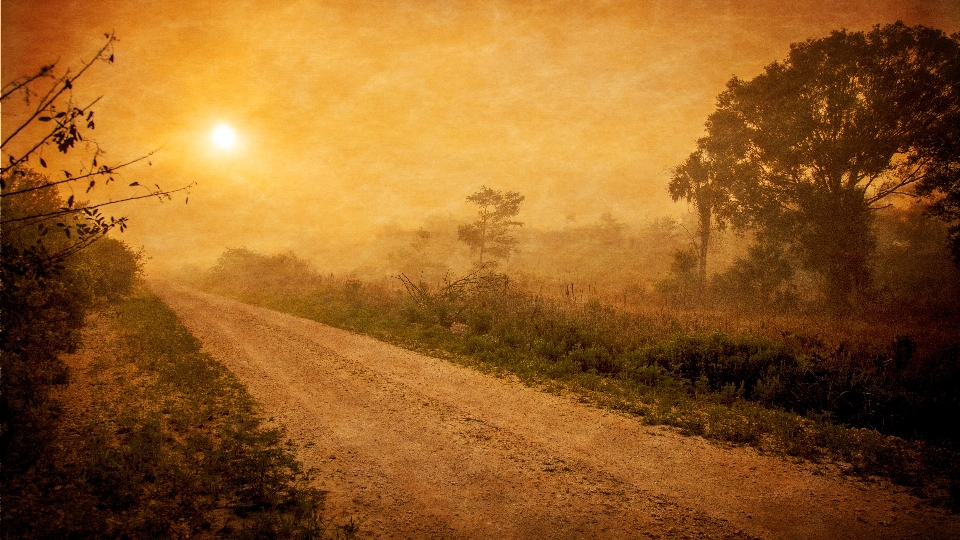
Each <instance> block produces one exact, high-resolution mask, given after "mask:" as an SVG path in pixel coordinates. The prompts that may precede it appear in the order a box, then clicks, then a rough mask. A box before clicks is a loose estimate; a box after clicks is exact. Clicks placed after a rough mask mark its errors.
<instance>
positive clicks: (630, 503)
mask: <svg viewBox="0 0 960 540" xmlns="http://www.w3.org/2000/svg"><path fill="white" fill-rule="evenodd" d="M152 288H153V290H154V292H155V293H156V294H157V295H158V296H160V297H161V298H162V299H163V300H164V301H165V302H166V303H167V304H168V305H170V306H171V307H172V308H173V309H174V310H175V311H176V312H177V314H178V315H179V316H180V317H181V318H182V319H183V321H184V323H185V324H186V325H187V327H188V328H190V330H191V331H192V332H193V333H194V334H195V335H196V336H197V337H198V338H199V339H201V341H202V342H203V344H204V350H205V351H207V352H209V353H210V354H211V355H213V356H214V357H215V358H217V359H218V360H220V361H221V362H223V363H224V364H225V365H226V366H227V367H228V368H230V370H231V371H233V372H234V373H235V374H236V375H237V376H238V377H239V378H240V380H241V381H243V383H244V384H246V385H247V387H248V389H249V391H250V393H251V394H252V395H253V396H254V397H255V398H256V399H257V400H258V401H259V402H260V403H261V404H262V405H263V406H264V408H265V410H266V412H267V413H268V414H269V415H271V416H273V417H275V418H276V420H277V421H278V422H281V423H282V424H284V425H285V426H286V427H287V430H288V435H289V436H290V437H291V438H292V439H294V440H295V441H297V442H298V443H300V444H301V447H302V451H301V458H302V459H303V461H304V463H305V465H306V466H307V467H314V468H316V470H317V478H318V482H319V483H320V487H322V488H324V489H326V490H328V491H329V494H328V505H327V507H328V510H329V511H330V514H331V515H333V516H334V517H340V519H342V517H343V516H354V517H355V518H359V520H360V521H361V533H362V534H363V535H365V536H371V537H396V538H493V537H496V538H596V537H602V538H645V537H646V538H738V537H749V536H755V537H760V538H910V537H917V538H960V520H958V518H957V516H953V515H950V514H949V513H946V512H944V511H941V510H939V509H934V508H930V507H928V506H926V505H924V504H923V503H922V502H920V501H919V500H918V499H916V498H915V497H913V496H911V495H909V494H908V493H906V492H905V491H904V490H902V489H900V488H897V487H895V486H891V485H889V484H887V483H884V482H879V483H870V484H868V483H863V482H857V481H851V480H847V479H844V478H842V477H838V476H836V475H833V474H826V475H817V474H814V472H813V470H812V469H810V468H808V467H803V466H799V465H795V464H792V463H789V462H787V461H784V460H781V459H777V458H773V457H769V456H760V455H758V454H757V453H756V452H754V451H753V450H751V449H744V448H736V449H723V448H717V447H715V446H713V445H711V444H709V443H707V442H705V441H704V440H703V439H701V438H698V437H683V436H680V435H678V434H676V433H674V432H672V431H670V430H667V429H663V428H655V427H649V426H643V425H642V424H640V423H639V422H638V421H637V420H636V419H634V418H629V417H625V416H622V415H619V414H615V413H610V412H606V411H602V410H598V409H596V408H593V407H589V406H586V405H582V404H580V403H577V402H576V401H575V400H573V399H571V398H569V397H564V396H555V395H550V394H546V393H543V392H539V391H537V390H534V389H531V388H528V387H526V386H524V385H523V384H521V383H520V382H518V381H514V380H505V379H500V378H496V377H492V376H489V375H485V374H482V373H479V372H476V371H473V370H470V369H467V368H464V367H461V366H457V365H455V364H452V363H449V362H446V361H443V360H439V359H435V358H430V357H427V356H423V355H420V354H417V353H413V352H411V351H407V350H404V349H400V348H397V347H394V346H392V345H389V344H386V343H383V342H380V341H377V340H375V339H372V338H369V337H365V336H361V335H357V334H352V333H349V332H346V331H343V330H338V329H335V328H332V327H328V326H325V325H322V324H319V323H316V322H312V321H308V320H305V319H300V318H297V317H293V316H290V315H286V314H282V313H278V312H274V311H270V310H267V309H264V308H259V307H255V306H249V305H245V304H241V303H238V302H234V301H232V300H228V299H225V298H221V297H217V296H212V295H207V294H204V293H200V292H197V291H193V290H190V289H186V288H183V287H179V286H176V285H173V284H170V283H167V282H164V283H159V282H154V283H152Z"/></svg>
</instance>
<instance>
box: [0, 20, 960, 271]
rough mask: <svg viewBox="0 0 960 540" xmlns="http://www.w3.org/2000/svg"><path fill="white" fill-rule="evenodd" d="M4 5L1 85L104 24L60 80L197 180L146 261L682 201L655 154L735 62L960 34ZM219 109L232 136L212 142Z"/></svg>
mask: <svg viewBox="0 0 960 540" xmlns="http://www.w3.org/2000/svg"><path fill="white" fill-rule="evenodd" d="M3 13H4V16H3V22H2V24H3V30H4V31H3V35H2V39H3V66H2V74H3V79H4V80H5V81H6V80H11V79H13V78H14V77H16V76H19V75H22V74H24V73H27V72H29V71H31V70H34V69H36V67H37V66H39V65H44V64H46V63H49V62H51V61H54V60H56V59H58V58H59V59H60V61H61V63H74V62H75V61H76V60H79V59H82V58H85V56H89V55H90V54H91V52H92V51H94V50H96V48H97V47H98V46H99V45H100V38H101V37H102V33H103V32H107V31H113V32H115V34H116V36H117V37H118V38H119V40H120V41H119V43H118V44H117V47H116V51H115V54H116V62H115V64H113V65H110V66H96V68H95V72H94V73H93V75H92V76H91V77H90V79H89V80H88V81H87V82H86V83H85V84H84V85H82V86H78V88H77V90H76V92H77V94H78V96H79V97H82V98H83V99H87V98H93V97H95V96H100V95H102V96H103V99H102V100H101V102H99V104H98V107H97V117H98V122H97V131H96V140H97V141H98V142H99V143H100V144H101V146H102V147H103V148H104V149H105V150H107V151H108V152H109V154H108V156H109V157H110V158H111V159H113V160H116V161H120V160H124V159H128V158H133V157H136V156H140V155H142V154H144V153H145V152H148V151H152V150H159V152H157V154H155V155H154V156H152V157H151V162H152V166H148V167H139V168H137V169H136V171H135V172H134V171H130V172H129V173H127V174H125V176H124V178H126V179H127V180H128V182H127V183H129V182H130V181H134V180H137V181H139V182H140V183H141V184H143V185H147V186H152V185H153V184H159V185H160V186H162V187H165V188H168V187H179V186H182V185H187V184H189V183H191V182H196V186H195V187H194V188H192V189H191V190H190V199H189V204H187V205H184V204H182V199H181V200H180V201H178V202H177V203H176V204H165V205H156V204H153V203H152V202H147V201H143V202H141V203H136V205H135V206H130V207H129V208H131V209H130V211H129V212H128V213H129V214H130V215H131V216H136V218H135V223H132V225H135V226H131V228H130V229H129V231H127V232H126V233H125V235H126V236H124V238H125V239H127V241H128V242H130V243H131V244H133V245H136V246H140V245H142V246H144V247H145V248H146V249H147V251H148V253H149V257H150V259H149V262H148V269H149V270H151V271H162V270H177V269H179V267H180V266H181V265H183V264H197V265H199V266H201V267H207V266H209V265H210V264H212V263H213V262H214V261H215V260H216V258H217V257H218V256H219V254H220V253H221V252H222V250H223V249H224V248H225V247H240V246H246V247H248V248H250V249H254V250H258V251H262V252H266V253H273V252H283V251H287V250H293V251H294V252H296V253H298V254H301V255H302V256H304V257H308V258H309V259H310V260H312V261H313V262H315V263H316V264H317V265H318V266H319V267H322V268H330V269H331V270H334V271H351V270H355V269H359V268H361V267H363V266H370V263H368V261H370V260H375V259H377V257H382V256H383V255H384V254H383V253H382V252H381V251H382V246H381V245H380V244H378V243H377V242H373V243H372V244H371V243H370V242H371V241H372V240H374V239H375V238H382V237H383V236H384V235H386V234H389V231H395V230H397V229H404V230H409V231H416V230H417V229H418V228H419V227H421V226H425V225H427V224H428V220H432V219H452V220H458V221H466V220H468V219H469V218H470V216H472V214H473V209H471V208H470V206H469V205H468V204H466V203H465V200H464V199H465V197H466V196H468V195H469V194H471V193H473V192H474V191H476V190H477V189H478V188H479V187H480V186H481V185H488V186H490V187H492V188H495V189H501V190H514V191H518V192H520V193H522V194H523V195H524V196H525V197H526V200H525V202H524V204H523V210H522V214H521V218H520V220H521V221H523V222H524V223H525V226H524V227H525V229H536V230H545V231H546V230H557V229H563V228H564V227H568V226H571V225H573V226H582V225H591V224H594V223H597V222H598V221H599V219H600V216H601V215H603V214H605V213H610V214H611V215H612V216H613V217H615V218H616V219H618V220H619V221H620V222H623V223H627V224H631V225H639V224H641V223H644V222H649V221H655V220H657V219H659V218H661V217H672V218H678V217H680V216H681V215H682V214H683V213H684V212H686V211H687V210H688V207H687V205H685V204H674V203H672V202H671V201H670V198H669V196H668V194H667V192H666V184H667V181H668V179H669V173H670V170H671V168H673V167H675V166H677V165H678V164H680V163H681V162H682V161H683V159H684V157H685V156H686V155H687V154H688V153H689V152H690V151H691V150H692V148H693V146H694V144H695V142H696V139H697V138H698V137H700V136H702V135H703V126H704V121H705V119H706V117H707V115H708V114H709V113H710V112H711V111H712V110H713V109H714V107H715V100H716V96H717V94H718V93H719V92H721V91H722V90H723V89H724V84H725V83H726V81H727V80H728V79H729V78H730V77H731V76H732V75H734V74H736V75H738V76H740V77H744V78H750V77H752V76H754V75H756V74H758V73H759V72H760V71H761V70H762V68H763V67H764V66H765V65H767V64H769V63H770V62H772V61H774V60H776V59H779V58H782V57H784V55H785V54H786V53H787V52H788V51H789V45H790V43H793V42H798V41H803V40H805V39H808V38H811V37H817V36H823V35H826V34H828V33H829V32H830V31H832V30H835V29H839V28H850V29H852V30H862V29H868V28H870V27H871V26H873V25H874V24H877V23H887V22H893V21H894V20H897V19H902V20H904V21H905V22H906V23H907V24H911V25H912V24H926V25H929V26H932V27H936V28H942V29H944V30H945V31H947V32H948V33H949V32H953V31H956V30H957V29H960V14H958V10H957V9H956V6H955V5H953V3H951V2H946V1H945V2H921V3H903V2H898V1H886V2H845V3H840V4H838V3H834V2H825V3H824V2H799V3H791V4H790V5H789V6H784V5H783V4H782V3H781V2H760V3H752V4H751V5H750V6H747V5H745V4H740V3H736V2H726V3H719V4H715V3H700V2H679V3H677V2H669V3H667V2H653V3H636V2H603V3H596V4H587V5H583V6H578V5H574V4H569V3H565V2H537V3H529V2H510V1H504V2H462V3H455V4H450V3H430V2H420V1H402V2H390V3H379V2H373V3H368V2H359V3H358V2H319V3H317V2H296V1H289V2H270V3H266V4H264V3H259V2H231V3H229V4H226V5H222V6H221V5H204V6H200V5H198V4H196V3H195V2H139V3H130V2H120V1H117V2H111V1H106V2H94V3H90V2H17V1H6V2H4V4H3ZM5 105H9V106H11V107H12V106H13V104H5ZM131 119H135V120H131ZM221 123H223V124H227V125H229V126H232V128H233V129H234V130H235V131H236V133H237V137H238V144H237V146H236V147H235V148H234V149H232V150H224V149H221V148H218V147H217V146H215V145H213V144H212V143H211V141H210V133H211V131H212V130H213V129H214V128H215V127H216V126H217V125H218V124H221ZM48 157H49V156H48ZM75 162H76V160H73V161H69V162H68V164H70V165H72V164H74V163H75ZM51 166H52V165H51ZM52 167H53V166H52ZM124 185H125V184H124ZM81 195H82V194H81ZM523 247H524V246H521V248H523ZM522 251H525V250H523V249H522ZM380 266H384V267H385V268H387V269H388V270H389V271H393V270H395V269H393V268H389V265H385V264H383V265H380ZM557 271H559V272H571V273H576V272H577V271H578V270H577V269H575V268H558V269H550V270H549V272H550V273H554V272H557Z"/></svg>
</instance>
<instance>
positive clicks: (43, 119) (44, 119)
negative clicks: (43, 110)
mask: <svg viewBox="0 0 960 540" xmlns="http://www.w3.org/2000/svg"><path fill="white" fill-rule="evenodd" d="M37 120H39V121H40V122H49V121H50V120H52V118H50V117H49V116H40V117H38V118H37Z"/></svg>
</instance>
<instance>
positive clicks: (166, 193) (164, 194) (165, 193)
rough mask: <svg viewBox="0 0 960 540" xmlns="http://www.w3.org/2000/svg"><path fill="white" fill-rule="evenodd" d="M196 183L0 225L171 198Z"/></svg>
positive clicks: (23, 218) (17, 219)
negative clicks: (154, 198)
mask: <svg viewBox="0 0 960 540" xmlns="http://www.w3.org/2000/svg"><path fill="white" fill-rule="evenodd" d="M194 185H196V183H191V184H189V185H187V186H184V187H182V188H178V189H173V190H170V191H158V192H150V193H148V194H146V195H137V196H134V197H127V198H124V199H118V200H116V201H110V202H105V203H100V204H94V205H91V206H85V207H83V208H67V209H63V210H58V211H56V212H48V213H45V214H37V215H33V216H23V217H18V218H11V219H6V220H3V221H0V225H3V224H6V223H15V222H18V221H25V220H28V219H38V218H44V219H47V218H53V217H56V216H65V215H68V214H77V213H80V212H83V211H84V210H92V209H94V208H102V207H104V206H110V205H112V204H120V203H124V202H130V201H136V200H139V199H146V198H149V197H159V198H161V199H162V198H163V197H167V198H168V199H169V198H170V195H173V194H174V193H179V192H181V191H186V190H188V189H190V188H191V187H193V186H194ZM34 223H37V222H34Z"/></svg>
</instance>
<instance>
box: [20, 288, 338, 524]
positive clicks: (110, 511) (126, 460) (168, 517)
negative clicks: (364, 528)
mask: <svg viewBox="0 0 960 540" xmlns="http://www.w3.org/2000/svg"><path fill="white" fill-rule="evenodd" d="M93 326H94V328H92V329H90V330H88V332H87V337H86V340H87V342H88V345H87V347H85V349H84V350H81V352H80V353H79V355H80V356H81V357H83V356H84V355H86V357H85V358H84V359H83V360H82V361H81V362H80V363H81V364H86V365H85V366H83V368H82V370H81V369H74V377H73V378H74V381H73V383H72V388H68V389H67V390H66V391H65V392H64V395H63V400H64V405H65V408H66V410H67V412H66V413H65V415H64V416H63V417H62V419H61V421H60V428H59V430H58V431H59V433H58V435H57V437H56V439H55V441H54V443H53V444H50V445H49V446H47V447H46V448H45V449H44V450H43V452H42V454H41V455H40V456H38V459H37V461H36V462H35V464H34V466H33V467H32V468H31V469H30V470H29V471H27V472H26V473H25V474H22V475H18V476H17V477H15V478H13V479H12V480H11V481H10V482H9V483H8V485H6V486H4V488H3V491H4V492H5V493H4V497H3V522H4V525H3V536H4V538H198V537H199V538H203V537H218V538H219V537H226V538H332V537H337V538H348V537H352V536H353V533H354V532H355V530H354V529H355V528H354V527H353V526H352V523H351V524H349V525H348V526H344V527H334V526H332V525H331V524H330V523H328V522H326V521H325V520H324V519H323V503H324V493H323V492H322V491H320V490H318V489H316V488H313V487H311V478H310V474H309V472H308V471H305V470H303V468H302V467H301V465H300V463H299V462H298V461H297V458H296V448H295V447H294V446H293V445H292V443H289V442H287V441H285V438H284V431H283V429H282V427H278V426H273V425H271V424H270V422H269V421H268V420H266V419H265V418H264V417H263V415H262V414H261V411H260V410H259V408H258V406H257V404H256V402H255V401H254V400H253V399H252V398H251V397H250V395H249V394H248V393H247V392H246V390H245V388H244V387H243V386H242V384H241V383H240V382H239V381H238V380H237V379H236V378H235V377H234V376H233V375H232V374H231V373H230V372H229V371H228V370H227V369H226V368H224V367H223V366H222V365H220V364H219V363H217V362H216V361H214V360H213V359H212V358H211V357H210V356H208V355H206V354H204V353H202V352H200V343H199V342H198V340H197V339H196V338H194V337H193V336H192V335H191V334H190V333H189V331H188V330H187V329H186V328H185V327H184V326H183V325H182V324H181V323H180V321H179V320H178V319H177V317H176V315H175V314H174V313H173V312H172V311H171V310H170V309H169V308H167V307H166V306H165V305H164V304H163V303H162V302H161V301H160V300H159V299H157V298H156V297H154V296H153V295H151V294H149V293H148V292H146V291H144V290H139V291H138V292H137V293H136V294H135V295H133V296H132V297H130V298H128V299H126V300H124V301H122V302H121V303H120V304H118V305H117V306H116V307H115V309H114V310H113V311H112V312H111V313H109V314H104V315H101V316H100V317H99V319H98V320H97V321H96V322H95V323H94V325H93ZM75 360H76V358H75ZM75 363H76V362H75ZM81 371H82V373H81Z"/></svg>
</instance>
